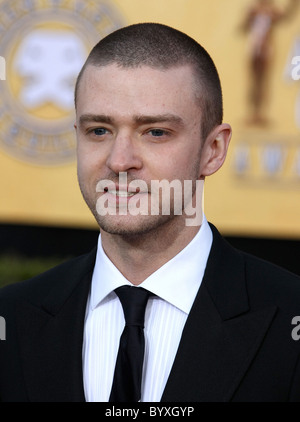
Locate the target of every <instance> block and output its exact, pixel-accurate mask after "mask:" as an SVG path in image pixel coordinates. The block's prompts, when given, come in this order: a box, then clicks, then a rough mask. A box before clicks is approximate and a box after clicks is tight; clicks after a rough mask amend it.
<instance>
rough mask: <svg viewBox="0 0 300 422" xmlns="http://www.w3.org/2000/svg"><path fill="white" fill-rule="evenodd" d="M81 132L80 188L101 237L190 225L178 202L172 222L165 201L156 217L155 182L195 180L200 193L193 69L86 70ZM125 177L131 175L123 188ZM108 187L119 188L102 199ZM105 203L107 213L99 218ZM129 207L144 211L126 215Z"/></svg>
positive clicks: (79, 115)
mask: <svg viewBox="0 0 300 422" xmlns="http://www.w3.org/2000/svg"><path fill="white" fill-rule="evenodd" d="M76 132H77V141H78V147H77V154H78V180H79V185H80V188H81V191H82V194H83V197H84V199H85V201H86V202H87V204H88V206H89V208H90V209H91V211H92V213H93V214H94V216H95V218H96V220H97V222H98V224H99V226H100V228H101V229H102V230H104V231H106V232H109V233H114V234H123V235H140V234H142V233H145V232H150V231H152V230H157V229H158V228H159V227H163V226H165V225H166V224H167V225H168V226H170V225H172V224H177V226H178V224H179V223H180V222H181V224H182V222H183V220H184V218H185V217H184V215H178V213H177V214H174V207H175V201H174V200H173V199H172V198H171V206H170V213H169V214H170V215H162V212H161V204H162V201H163V199H164V198H161V197H160V199H159V209H160V212H159V215H152V214H153V213H152V212H151V201H152V206H153V204H154V199H153V198H154V190H155V186H154V185H155V184H151V181H161V180H164V179H165V180H167V181H169V182H172V181H173V180H179V181H181V182H182V186H183V184H184V180H192V181H193V182H194V184H193V186H194V187H195V181H196V180H197V179H199V178H200V177H201V154H200V152H201V145H202V139H201V113H200V108H199V105H197V103H196V98H195V81H194V77H193V74H192V71H191V68H190V67H189V66H182V67H174V68H171V69H168V70H164V71H163V70H158V69H153V68H150V67H147V66H142V67H140V68H129V69H128V68H121V67H117V66H116V65H107V66H103V67H95V66H88V67H87V68H86V70H85V71H84V73H83V75H82V79H81V81H80V84H79V89H78V96H77V107H76ZM120 173H121V175H122V176H124V174H126V179H124V178H122V179H121V183H120V182H119V181H120V177H119V176H120ZM103 180H109V181H111V182H113V183H114V184H112V186H111V187H108V188H107V189H104V191H102V192H99V185H98V183H99V181H103ZM124 180H125V183H124ZM132 181H134V182H132ZM136 181H142V182H143V184H142V187H141V184H139V182H137V183H138V186H139V187H140V191H139V192H136V189H135V188H134V187H133V184H134V183H135V182H136ZM131 182H132V183H131ZM105 183H106V182H105ZM105 183H104V185H105ZM104 185H102V186H104ZM97 186H98V188H97ZM151 189H152V190H151ZM97 190H98V192H97ZM103 195H106V196H105V197H106V198H107V200H108V202H107V206H108V208H107V213H106V215H99V208H98V207H97V204H98V205H99V200H101V197H102V199H103V198H104V197H103ZM156 199H157V196H156ZM130 201H131V202H132V201H134V203H135V204H136V205H137V204H139V206H140V211H141V212H139V213H138V215H132V214H131V213H130V212H127V213H124V210H125V209H126V208H127V209H128V206H129V203H130ZM115 211H116V212H115ZM113 214H114V215H113ZM122 214H124V215H122ZM125 214H126V215H125Z"/></svg>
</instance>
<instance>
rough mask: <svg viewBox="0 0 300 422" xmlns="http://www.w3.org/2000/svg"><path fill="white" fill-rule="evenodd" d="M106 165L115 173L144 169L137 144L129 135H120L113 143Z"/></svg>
mask: <svg viewBox="0 0 300 422" xmlns="http://www.w3.org/2000/svg"><path fill="white" fill-rule="evenodd" d="M106 165H107V166H108V167H109V168H110V169H111V170H112V171H113V172H114V173H115V174H119V173H120V172H125V171H128V170H133V169H140V168H141V167H142V159H141V156H140V153H139V150H138V147H137V145H136V143H135V142H134V141H133V139H132V137H131V136H130V135H129V134H126V135H125V134H118V135H117V136H116V138H115V139H114V141H113V144H112V147H111V150H110V153H109V155H108V157H107V161H106Z"/></svg>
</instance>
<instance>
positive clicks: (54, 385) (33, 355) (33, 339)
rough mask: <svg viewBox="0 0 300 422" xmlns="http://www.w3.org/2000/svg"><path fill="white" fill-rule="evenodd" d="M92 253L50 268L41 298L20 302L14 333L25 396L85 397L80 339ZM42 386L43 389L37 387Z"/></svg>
mask: <svg viewBox="0 0 300 422" xmlns="http://www.w3.org/2000/svg"><path fill="white" fill-rule="evenodd" d="M94 262H95V252H93V253H91V254H90V255H88V256H86V257H84V258H81V259H80V260H77V261H75V262H74V261H73V262H72V264H69V265H64V266H63V267H62V268H63V269H62V270H60V272H57V271H56V272H55V278H53V275H54V272H53V273H52V272H50V273H49V275H46V276H44V279H43V280H40V282H41V281H42V282H43V283H51V284H52V285H53V286H52V288H51V289H50V291H49V294H48V295H47V296H46V297H45V298H44V299H43V301H42V303H38V304H36V303H28V302H25V301H23V302H22V303H20V304H19V309H18V312H17V315H18V327H19V330H18V335H19V340H20V350H21V351H20V356H21V361H22V366H23V372H24V378H25V384H26V387H27V392H28V397H29V400H30V401H34V402H39V401H50V402H51V401H52V402H55V401H63V402H69V401H84V400H85V398H84V389H83V375H82V342H83V330H84V319H85V318H84V317H85V309H86V302H87V296H88V293H89V289H90V282H91V276H92V269H93V265H94ZM41 386H42V388H41Z"/></svg>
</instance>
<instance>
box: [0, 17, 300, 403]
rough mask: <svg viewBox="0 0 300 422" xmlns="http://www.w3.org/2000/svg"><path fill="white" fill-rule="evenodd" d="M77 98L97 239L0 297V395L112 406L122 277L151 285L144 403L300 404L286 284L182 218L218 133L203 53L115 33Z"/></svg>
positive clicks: (298, 289) (298, 297)
mask: <svg viewBox="0 0 300 422" xmlns="http://www.w3.org/2000/svg"><path fill="white" fill-rule="evenodd" d="M75 104H76V124H75V129H76V134H77V140H78V179H79V184H80V188H81V191H82V194H83V196H84V198H85V200H86V202H87V204H88V206H89V208H90V209H91V211H92V213H93V215H94V216H95V218H96V220H97V222H98V224H99V227H100V236H99V242H98V247H97V250H95V251H93V252H92V253H90V254H88V255H85V256H83V257H79V258H77V259H75V260H72V261H71V262H67V263H64V264H62V265H61V266H59V267H57V268H54V269H52V270H50V271H49V272H47V273H45V274H42V275H40V276H38V277H35V278H33V279H31V280H29V281H25V282H23V283H18V284H16V285H11V286H8V287H6V288H4V289H3V290H2V291H1V294H0V314H1V315H2V316H3V317H4V318H5V320H6V324H7V327H6V328H7V330H6V331H7V335H6V341H2V342H1V343H0V347H1V349H0V397H1V400H2V401H35V402H37V401H84V400H86V401H108V400H110V399H111V391H112V385H113V379H114V371H115V367H116V366H117V365H116V361H117V356H118V347H119V340H120V336H121V333H122V330H123V327H124V314H123V310H122V305H121V303H120V300H119V296H118V294H117V293H116V292H117V291H118V290H116V289H117V288H119V287H120V286H122V285H131V286H134V287H133V288H132V289H131V291H132V290H133V291H135V292H136V291H138V290H139V291H141V290H140V288H141V287H143V288H144V289H146V290H148V291H150V292H151V293H152V294H153V296H151V297H150V298H149V300H148V303H147V307H146V314H145V328H144V334H145V354H144V361H143V372H142V382H141V386H140V388H141V389H140V400H141V401H144V402H152V401H154V402H155V401H169V402H176V401H181V402H185V401H188V402H201V401H299V400H300V361H299V356H300V353H299V352H300V350H299V344H298V343H297V341H296V339H295V338H297V336H295V335H294V336H293V335H292V330H293V329H294V330H296V329H297V327H296V326H293V325H292V320H293V318H294V317H295V316H297V314H298V313H299V309H300V280H299V278H298V277H296V276H295V275H292V274H290V273H288V272H286V271H285V270H282V269H279V268H277V267H275V266H273V265H271V264H269V263H266V262H263V261H261V260H259V259H257V258H254V257H252V256H249V255H246V254H244V253H242V252H240V251H237V250H235V249H233V248H232V247H231V246H229V245H228V244H227V243H226V242H225V241H224V240H223V239H222V237H221V236H220V234H219V233H218V231H217V230H216V228H214V227H213V226H212V225H209V224H208V223H207V221H206V219H205V217H204V216H203V218H202V216H201V218H200V225H199V224H198V225H197V224H196V223H193V224H190V223H189V219H190V217H191V213H190V210H191V208H192V209H194V211H195V214H197V212H200V210H199V208H201V203H200V202H199V201H198V197H199V195H201V189H198V187H199V186H200V187H201V183H200V185H199V183H198V182H199V181H200V182H201V181H202V182H203V181H204V179H205V177H206V176H209V175H211V174H213V173H214V172H216V171H217V170H218V169H219V168H220V167H221V166H222V164H223V162H224V160H225V157H226V152H227V148H228V144H229V141H230V137H231V128H230V126H229V125H228V124H226V123H222V94H221V87H220V82H219V77H218V73H217V71H216V68H215V66H214V64H213V62H212V60H211V58H210V56H209V55H208V53H207V52H206V51H205V50H204V49H203V48H202V47H201V46H200V45H199V44H198V43H197V42H196V41H194V40H192V39H191V38H189V37H188V36H186V35H185V34H182V33H181V32H179V31H176V30H174V29H172V28H169V27H167V26H164V25H160V24H150V23H146V24H138V25H132V26H129V27H126V28H123V29H121V30H118V31H116V32H114V33H113V34H110V35H109V36H107V37H106V38H104V39H103V40H101V41H100V42H99V43H98V44H97V45H96V46H95V47H94V49H93V50H92V52H91V54H90V55H89V57H88V59H87V61H86V64H85V65H84V67H83V69H82V71H81V72H80V75H79V77H78V80H77V84H76V92H75ZM162 180H165V181H167V182H169V184H170V186H171V183H172V182H173V181H175V180H177V181H178V183H179V185H181V186H184V185H185V182H186V181H191V186H192V189H191V191H190V195H187V199H186V198H185V197H184V196H185V195H184V193H186V191H184V189H183V190H182V193H181V194H178V195H175V194H174V195H169V198H167V199H168V201H169V202H168V201H167V202H168V204H169V210H170V212H169V213H167V212H163V207H164V202H165V200H166V198H165V197H164V196H163V195H161V194H157V193H159V191H160V193H161V189H160V187H161V185H159V183H160V182H161V181H162ZM154 182H157V183H154ZM173 186H175V185H173ZM170 192H171V189H170V190H169V193H170ZM132 204H134V206H133V205H132ZM157 204H158V212H153V210H157ZM178 204H180V206H181V210H179V206H178ZM137 211H138V212H137ZM151 211H152V212H151ZM179 211H181V212H179ZM124 312H125V311H124ZM293 321H295V319H294V320H293ZM296 331H297V330H296ZM127 369H128V368H127ZM129 372H130V371H129ZM128 377H129V375H128ZM128 379H129V378H128ZM114 397H115V396H114Z"/></svg>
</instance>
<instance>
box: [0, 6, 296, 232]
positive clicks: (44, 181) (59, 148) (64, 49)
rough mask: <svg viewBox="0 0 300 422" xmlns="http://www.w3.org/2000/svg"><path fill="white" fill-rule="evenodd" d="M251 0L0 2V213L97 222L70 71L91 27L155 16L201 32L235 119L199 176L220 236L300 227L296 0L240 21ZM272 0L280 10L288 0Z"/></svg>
mask: <svg viewBox="0 0 300 422" xmlns="http://www.w3.org/2000/svg"><path fill="white" fill-rule="evenodd" d="M256 3H257V2H256V0H151V1H149V0H114V1H113V0H111V1H104V0H103V1H101V0H97V1H83V0H73V1H71V0H70V1H67V0H65V1H63V0H62V1H59V0H57V1H55V0H51V1H50V0H44V1H43V0H39V1H38V0H36V1H34V0H32V1H31V0H28V1H26V0H9V1H8V0H7V1H5V0H2V1H0V56H1V57H3V58H4V59H5V75H4V72H3V71H2V72H0V79H2V80H0V190H1V199H0V223H21V224H24V223H25V224H26V223H28V224H45V225H56V226H67V227H96V226H95V223H94V220H93V218H92V217H91V215H90V212H89V211H88V209H87V207H86V205H85V203H84V202H83V199H82V197H81V194H80V192H79V188H78V185H77V180H76V162H75V133H74V129H73V123H74V112H73V103H72V91H73V86H74V81H75V77H76V74H77V73H78V69H80V66H81V65H82V63H83V61H84V59H85V58H86V56H87V54H88V51H89V50H90V48H91V47H92V46H93V45H94V44H95V43H96V41H97V40H98V39H99V37H102V36H104V35H106V34H107V33H109V32H111V31H113V30H114V29H117V28H119V27H121V26H124V25H128V24H132V23H137V22H143V21H144V22H145V21H152V22H161V23H165V24H168V25H171V26H174V27H175V28H177V29H179V30H182V31H184V32H186V33H188V34H189V35H191V36H192V37H193V38H195V39H196V40H197V41H199V42H200V43H201V44H202V45H203V46H204V47H205V48H206V49H207V50H208V52H209V53H210V54H211V56H212V58H213V59H214V61H215V63H216V66H217V68H218V70H219V73H220V77H221V81H222V86H223V95H224V121H226V122H228V123H230V124H231V125H232V127H233V138H232V141H231V147H230V151H229V154H228V158H227V161H226V163H225V165H224V166H223V168H222V169H221V170H220V171H219V172H218V173H216V174H215V175H213V176H211V177H210V178H208V179H207V181H206V182H205V213H206V215H207V218H208V220H209V221H211V222H213V223H214V224H216V225H217V226H218V228H219V229H220V230H221V231H222V233H224V234H227V235H253V236H270V237H271V236H276V237H289V238H298V237H299V236H300V219H299V214H300V194H299V192H300V100H299V98H300V79H299V78H300V66H299V64H298V63H300V58H299V62H298V60H297V56H300V7H295V9H294V10H293V11H292V13H290V15H287V16H285V18H283V19H281V20H280V19H279V20H278V21H277V20H276V19H273V18H274V16H275V17H278V16H280V15H277V14H276V15H272V18H268V17H266V16H263V17H262V16H260V17H258V18H257V20H256V21H255V24H253V26H252V27H251V26H249V27H246V26H245V25H244V23H245V20H246V16H248V14H249V10H250V9H251V8H252V6H253V5H255V4H256ZM273 3H274V6H276V8H277V9H278V10H279V11H280V12H282V13H283V14H284V13H285V11H287V10H288V8H289V6H290V5H291V4H292V2H290V1H289V0H275V1H274V2H273ZM270 25H274V26H273V29H272V31H273V32H272V37H271V38H270V39H268V45H267V50H266V51H265V52H264V54H265V55H267V60H266V61H265V62H264V63H263V66H265V67H264V70H265V71H266V72H267V75H266V78H265V80H264V82H263V84H262V86H260V85H259V81H260V80H259V77H262V73H261V72H262V69H260V68H259V66H260V65H261V64H259V63H258V62H257V63H255V65H257V66H258V68H256V71H258V73H256V76H254V75H253V73H251V69H252V68H251V58H252V64H253V63H254V61H253V60H255V57H254V55H255V54H256V53H255V48H256V49H257V48H258V49H259V48H265V47H266V46H263V47H262V46H259V45H258V43H259V37H262V36H263V32H264V31H267V30H269V29H270ZM251 28H252V32H251ZM253 31H254V32H253ZM1 63H3V59H2V61H1ZM297 67H298V68H299V71H298V69H297ZM2 70H3V69H2ZM298 73H299V78H298ZM4 76H6V78H4ZM255 77H256V78H258V79H257V80H256V79H255ZM298 79H299V80H298ZM251 87H252V88H253V90H254V91H255V90H258V91H259V90H260V93H259V92H256V93H255V92H254V91H250V89H251ZM250 92H252V97H251V98H254V97H255V95H256V96H259V95H260V94H261V95H262V102H261V104H262V107H261V109H259V111H258V112H257V114H260V115H259V116H258V115H255V116H254V115H253V113H252V111H253V110H252V108H251V100H250V96H249V93H250ZM255 98H256V97H255ZM257 102H259V99H257V101H256V105H257ZM298 103H299V104H298Z"/></svg>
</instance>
